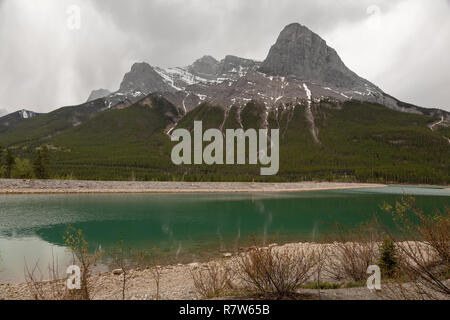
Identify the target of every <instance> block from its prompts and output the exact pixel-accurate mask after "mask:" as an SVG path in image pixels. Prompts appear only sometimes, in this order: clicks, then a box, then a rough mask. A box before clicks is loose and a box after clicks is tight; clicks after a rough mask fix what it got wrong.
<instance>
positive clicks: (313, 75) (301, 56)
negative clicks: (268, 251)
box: [260, 23, 371, 89]
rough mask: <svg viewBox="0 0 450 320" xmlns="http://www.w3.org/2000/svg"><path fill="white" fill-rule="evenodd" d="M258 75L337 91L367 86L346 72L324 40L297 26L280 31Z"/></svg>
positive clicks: (292, 25)
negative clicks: (312, 83)
mask: <svg viewBox="0 0 450 320" xmlns="http://www.w3.org/2000/svg"><path fill="white" fill-rule="evenodd" d="M260 71H261V72H265V73H268V74H273V75H279V76H292V77H295V78H298V79H301V80H308V81H317V82H319V83H323V84H329V85H332V86H334V87H337V88H339V87H341V88H348V89H354V88H357V87H361V86H363V85H364V84H370V83H369V82H368V81H366V80H364V79H362V78H360V77H358V76H357V75H356V74H355V73H354V72H352V71H351V70H350V69H348V68H347V67H346V66H345V64H344V63H343V62H342V60H341V58H340V57H339V56H338V54H337V53H336V51H335V50H334V49H333V48H331V47H329V46H328V45H327V43H326V41H325V40H323V39H322V38H321V37H320V36H319V35H317V34H316V33H314V32H313V31H311V30H310V29H308V28H307V27H305V26H303V25H301V24H299V23H292V24H289V25H287V26H286V27H285V28H284V29H283V30H282V31H281V33H280V35H279V36H278V39H277V41H276V43H275V44H274V45H273V46H272V47H271V49H270V51H269V54H268V56H267V58H266V60H264V62H263V63H262V65H261V68H260ZM370 85H371V84H370Z"/></svg>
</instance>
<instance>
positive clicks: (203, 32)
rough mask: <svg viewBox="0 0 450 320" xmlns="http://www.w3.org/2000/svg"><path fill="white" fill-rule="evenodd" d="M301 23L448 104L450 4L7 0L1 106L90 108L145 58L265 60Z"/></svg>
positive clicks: (390, 88) (425, 96)
mask: <svg viewBox="0 0 450 320" xmlns="http://www.w3.org/2000/svg"><path fill="white" fill-rule="evenodd" d="M72 5H76V6H78V7H79V8H80V18H81V19H80V28H79V29H77V28H75V29H73V27H74V26H75V27H76V21H77V19H76V18H75V19H74V17H75V16H76V11H73V10H71V9H72V8H73V7H71V6H72ZM74 13H75V14H74ZM291 22H299V23H301V24H303V25H306V26H307V27H309V28H310V29H311V30H313V31H314V32H316V33H318V34H319V35H320V36H322V37H323V38H324V39H325V40H326V41H327V42H328V44H329V45H330V46H332V47H334V48H335V49H336V50H337V52H338V53H339V55H340V56H341V58H342V60H343V61H344V62H345V63H346V65H347V66H348V67H350V68H351V69H352V70H353V71H355V72H356V73H358V74H359V75H360V76H362V77H364V78H366V79H368V80H370V81H372V82H373V83H375V84H376V85H378V86H379V87H381V88H382V89H383V90H384V91H386V92H387V93H389V94H391V95H393V96H395V97H397V98H399V99H401V100H403V101H406V102H410V103H414V104H417V105H420V106H424V107H439V108H442V109H446V110H449V111H450V89H449V86H450V58H449V56H450V41H449V39H450V0H433V1H427V0H397V1H392V0H380V1H377V0H369V1H366V0H339V1H336V0H311V1H309V0H308V1H306V0H222V1H218V0H127V1H122V0H95V1H94V0H39V1H36V0H0V109H8V111H15V110H17V109H19V108H27V109H31V110H34V111H38V112H47V111H51V110H54V109H56V108H58V107H61V106H65V105H73V104H79V103H82V102H84V101H85V100H86V99H87V97H88V96H89V93H90V92H91V91H92V90H93V89H98V88H107V89H109V90H111V91H114V90H117V89H118V87H119V84H120V81H121V79H122V77H123V75H124V73H125V72H127V71H128V70H129V69H130V67H131V65H132V64H133V62H136V61H147V62H148V63H150V64H151V65H157V66H161V67H168V66H185V65H189V64H190V63H192V62H193V61H194V60H195V59H197V58H200V57H201V56H203V55H205V54H210V55H213V56H214V57H216V58H217V59H222V58H223V57H224V56H225V55H227V54H234V55H238V56H242V57H246V58H253V59H258V60H264V58H265V57H266V55H267V53H268V51H269V48H270V46H271V45H272V44H273V43H274V42H275V40H276V38H277V36H278V34H279V33H280V31H281V30H282V29H283V27H284V26H285V25H287V24H289V23H291Z"/></svg>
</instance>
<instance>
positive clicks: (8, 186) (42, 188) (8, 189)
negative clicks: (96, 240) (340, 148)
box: [0, 179, 386, 194]
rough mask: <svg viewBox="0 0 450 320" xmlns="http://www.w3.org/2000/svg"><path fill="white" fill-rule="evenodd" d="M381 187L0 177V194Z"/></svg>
mask: <svg viewBox="0 0 450 320" xmlns="http://www.w3.org/2000/svg"><path fill="white" fill-rule="evenodd" d="M384 186H386V185H383V184H369V183H344V182H296V183H258V182H256V183H251V182H159V181H148V182H147V181H83V180H20V179H0V194H52V193H246V192H301V191H319V190H339V189H359V188H378V187H384Z"/></svg>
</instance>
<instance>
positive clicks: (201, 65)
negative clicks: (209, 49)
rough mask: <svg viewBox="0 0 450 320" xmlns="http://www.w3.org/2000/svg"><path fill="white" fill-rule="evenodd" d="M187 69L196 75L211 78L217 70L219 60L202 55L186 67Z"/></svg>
mask: <svg viewBox="0 0 450 320" xmlns="http://www.w3.org/2000/svg"><path fill="white" fill-rule="evenodd" d="M187 70H188V71H189V72H190V73H192V74H193V75H196V76H198V77H201V78H205V79H210V80H213V79H214V78H215V77H216V75H217V72H218V70H219V61H217V60H216V59H215V58H213V57H211V56H203V57H201V58H200V59H198V60H196V61H195V62H194V63H193V64H191V65H190V66H189V67H187Z"/></svg>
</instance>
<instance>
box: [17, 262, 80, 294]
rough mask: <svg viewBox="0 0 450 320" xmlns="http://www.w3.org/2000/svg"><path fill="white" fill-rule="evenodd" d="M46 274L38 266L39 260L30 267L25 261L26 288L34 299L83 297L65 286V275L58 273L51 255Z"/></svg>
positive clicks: (56, 263)
mask: <svg viewBox="0 0 450 320" xmlns="http://www.w3.org/2000/svg"><path fill="white" fill-rule="evenodd" d="M47 272H48V273H47V276H45V275H44V272H43V271H42V270H40V268H39V262H36V263H35V265H34V266H33V267H32V268H30V267H29V266H28V264H26V263H25V281H26V284H27V286H28V290H29V292H30V294H31V296H32V298H33V299H35V300H81V299H82V298H83V297H82V295H81V294H80V292H79V290H69V289H68V288H67V283H66V281H67V275H64V276H63V275H61V274H60V273H59V266H58V262H57V261H56V262H55V258H54V257H52V263H51V264H49V265H48V270H47Z"/></svg>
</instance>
